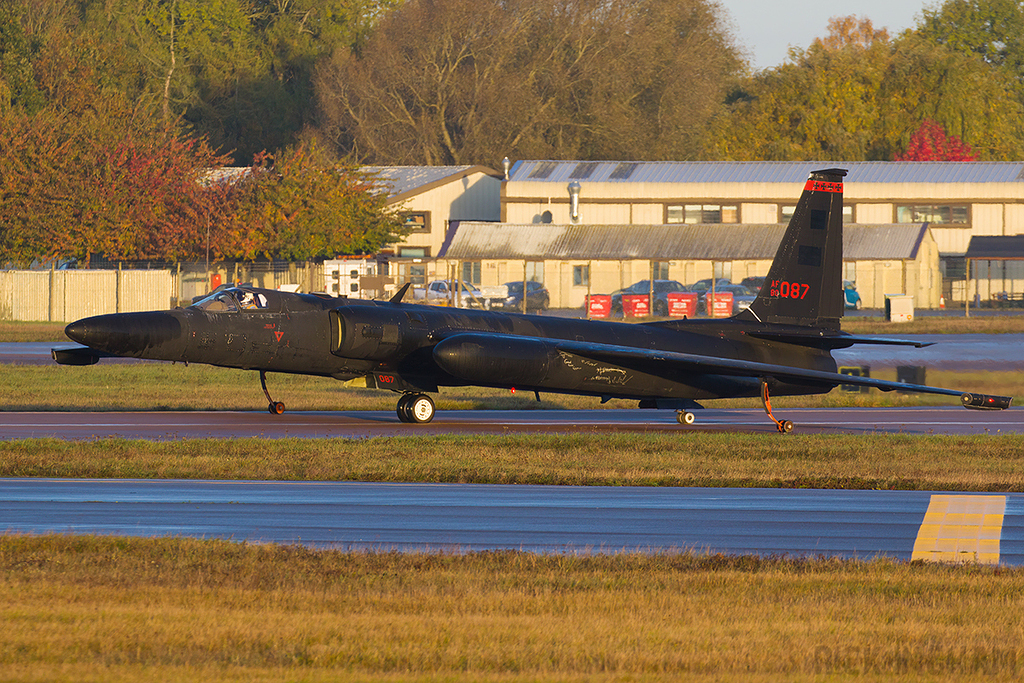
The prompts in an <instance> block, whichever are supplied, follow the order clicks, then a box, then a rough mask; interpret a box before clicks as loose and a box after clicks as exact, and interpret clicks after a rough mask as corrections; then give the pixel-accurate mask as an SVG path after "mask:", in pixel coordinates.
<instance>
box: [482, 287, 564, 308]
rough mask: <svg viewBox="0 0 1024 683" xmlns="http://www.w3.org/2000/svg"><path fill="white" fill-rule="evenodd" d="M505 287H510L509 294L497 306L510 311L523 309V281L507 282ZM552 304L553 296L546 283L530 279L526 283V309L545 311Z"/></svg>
mask: <svg viewBox="0 0 1024 683" xmlns="http://www.w3.org/2000/svg"><path fill="white" fill-rule="evenodd" d="M505 287H506V288H507V289H508V296H507V297H505V300H504V301H502V302H500V303H498V304H496V305H495V306H496V307H498V308H503V309H505V310H508V311H522V310H523V281H522V280H518V281H516V282H506V283H505ZM550 304H551V296H550V294H548V290H547V288H545V287H544V283H543V282H535V281H533V280H528V281H527V283H526V310H527V311H544V310H547V307H548V306H549V305H550Z"/></svg>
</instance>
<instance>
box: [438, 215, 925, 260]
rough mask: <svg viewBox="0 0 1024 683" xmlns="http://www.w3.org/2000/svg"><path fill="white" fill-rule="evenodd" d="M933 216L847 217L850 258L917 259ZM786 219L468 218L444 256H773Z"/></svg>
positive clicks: (846, 243)
mask: <svg viewBox="0 0 1024 683" xmlns="http://www.w3.org/2000/svg"><path fill="white" fill-rule="evenodd" d="M927 227H928V226H927V224H922V223H896V224H889V225H846V226H844V229H843V258H845V259H847V260H876V259H913V258H916V256H917V248H918V246H919V245H920V243H921V240H922V239H923V238H924V232H925V230H927ZM785 231H786V226H785V225H777V224H771V225H728V226H725V225H721V224H714V225H711V224H704V225H692V224H678V225H552V224H548V223H524V224H513V223H480V222H473V221H463V222H461V223H459V225H458V226H457V228H456V230H455V234H454V235H453V236H452V239H451V244H450V245H449V246H448V248H447V249H446V250H445V251H444V253H442V254H439V256H440V257H441V258H450V259H460V260H468V259H472V260H476V259H521V258H528V259H541V258H543V259H553V260H559V259H594V260H618V259H663V260H671V259H693V260H710V259H730V260H762V259H772V258H774V257H775V252H776V250H777V249H778V247H779V242H781V241H782V235H783V233H785Z"/></svg>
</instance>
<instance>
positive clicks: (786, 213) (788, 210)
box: [781, 204, 853, 223]
mask: <svg viewBox="0 0 1024 683" xmlns="http://www.w3.org/2000/svg"><path fill="white" fill-rule="evenodd" d="M794 211H796V206H783V207H782V212H781V217H782V221H781V222H782V223H789V221H790V219H791V218H793V212H794ZM843 223H853V207H852V206H851V205H849V204H844V205H843Z"/></svg>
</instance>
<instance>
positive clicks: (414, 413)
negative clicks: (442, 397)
mask: <svg viewBox="0 0 1024 683" xmlns="http://www.w3.org/2000/svg"><path fill="white" fill-rule="evenodd" d="M395 412H397V413H398V419H399V420H401V421H402V422H412V423H416V424H426V423H428V422H430V421H431V420H433V419H434V413H435V412H436V411H435V409H434V399H432V398H430V397H429V396H427V395H426V394H403V395H402V398H400V399H398V408H397V409H396V411H395Z"/></svg>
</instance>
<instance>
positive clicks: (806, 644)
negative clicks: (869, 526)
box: [0, 536, 1024, 681]
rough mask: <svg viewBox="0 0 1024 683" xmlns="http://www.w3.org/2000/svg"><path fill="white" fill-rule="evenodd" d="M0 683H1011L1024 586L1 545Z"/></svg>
mask: <svg viewBox="0 0 1024 683" xmlns="http://www.w3.org/2000/svg"><path fill="white" fill-rule="evenodd" d="M0 577H2V580H0V621H2V623H3V624H4V628H3V629H0V670H2V671H3V678H4V679H5V680H24V681H29V680H76V681H82V680H105V681H116V680H141V679H145V680H185V679H187V680H200V679H201V680H207V681H220V680H242V679H244V680H270V679H272V680H340V681H355V680H360V681H365V680H409V681H442V680H444V681H481V680H482V681H567V680H587V681H591V680H594V681H637V680H653V681H668V680H678V679H679V678H680V677H686V678H687V679H695V680H721V681H731V680H742V681H750V680H755V681H757V680H761V681H789V680H797V679H799V680H809V679H815V680H851V679H858V680H860V679H863V678H865V677H866V678H867V679H868V680H930V681H940V680H963V679H972V680H975V679H978V678H989V679H992V680H1019V678H1018V677H1019V675H1020V673H1021V669H1022V668H1024V632H1022V626H1021V620H1020V617H1019V615H1020V612H1021V610H1022V609H1024V571H1020V570H1006V569H992V568H985V567H978V566H960V567H951V566H936V565H929V566H924V565H920V564H901V563H893V562H890V561H885V560H877V561H872V562H847V561H839V560H808V561H800V560H782V559H755V558H729V557H722V556H694V555H689V554H664V555H653V556H651V555H634V554H624V555H618V556H603V557H602V556H598V557H580V556H537V555H529V554H522V553H515V552H501V553H482V554H473V555H466V556H460V555H419V554H391V553H385V554H373V553H341V552H333V551H312V550H307V549H303V548H297V547H280V546H247V545H238V544H231V543H227V542H219V541H197V540H186V539H169V540H145V539H106V538H94V537H75V538H68V537H52V536H50V537H12V536H7V537H0Z"/></svg>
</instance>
